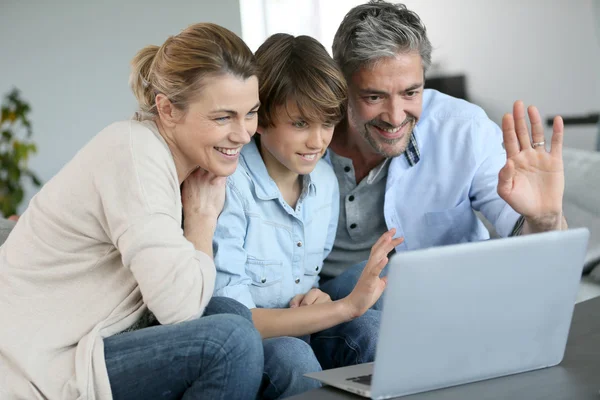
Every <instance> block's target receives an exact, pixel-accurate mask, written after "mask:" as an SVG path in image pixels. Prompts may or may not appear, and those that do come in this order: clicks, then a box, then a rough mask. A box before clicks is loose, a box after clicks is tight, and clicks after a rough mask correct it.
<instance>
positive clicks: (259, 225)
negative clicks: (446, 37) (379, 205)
mask: <svg viewBox="0 0 600 400" xmlns="http://www.w3.org/2000/svg"><path fill="white" fill-rule="evenodd" d="M302 178H303V189H302V194H301V195H300V199H299V200H298V202H297V204H296V208H295V209H293V208H292V207H290V206H289V205H288V204H287V203H286V201H285V200H284V199H283V197H282V195H281V192H280V191H279V188H278V187H277V185H276V184H275V182H274V181H273V180H272V179H271V177H270V176H269V173H268V172H267V169H266V167H265V164H264V162H263V160H262V158H261V156H260V153H259V151H258V148H257V144H256V142H255V140H252V141H251V142H250V143H249V144H247V145H246V146H244V147H243V149H242V151H241V155H240V163H239V165H238V168H237V170H236V172H235V173H234V174H233V175H231V176H230V177H228V179H227V193H226V197H225V205H224V208H223V211H222V212H221V215H220V216H219V219H218V221H217V228H216V230H215V235H214V239H213V251H214V258H215V265H216V267H217V279H216V283H215V292H214V295H215V296H226V297H230V298H233V299H235V300H237V301H239V302H241V303H242V304H244V305H246V306H247V307H248V308H256V307H262V308H285V307H288V305H289V302H290V300H291V299H292V298H293V297H294V296H295V295H297V294H303V293H306V292H308V291H309V290H310V289H311V288H313V287H317V286H318V281H319V272H321V269H322V267H323V260H324V259H325V258H326V257H327V255H328V254H329V252H330V251H331V248H332V246H333V242H334V240H335V233H336V228H337V222H338V210H339V203H338V202H339V200H338V199H339V189H338V183H337V179H336V177H335V174H334V172H333V169H332V168H331V166H330V165H329V164H328V163H327V162H326V161H324V160H320V161H319V162H318V163H317V165H316V167H315V169H314V170H313V172H312V173H311V174H310V175H304V176H303V177H302Z"/></svg>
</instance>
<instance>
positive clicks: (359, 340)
mask: <svg viewBox="0 0 600 400" xmlns="http://www.w3.org/2000/svg"><path fill="white" fill-rule="evenodd" d="M228 312H230V313H235V312H237V310H228ZM380 315H381V313H380V311H376V310H369V311H367V312H366V313H365V314H364V315H362V316H361V317H359V318H356V319H354V320H352V321H350V322H346V323H343V324H339V325H337V326H334V327H332V328H329V329H325V330H323V331H321V332H317V333H314V334H312V335H307V336H305V337H301V338H295V337H289V336H282V337H276V338H270V339H265V340H263V347H264V354H265V366H264V374H263V380H262V385H261V388H260V391H259V397H261V398H263V399H269V400H272V399H273V400H274V399H283V398H286V397H289V396H294V395H296V394H299V393H303V392H306V391H308V390H311V389H315V388H318V387H320V386H321V384H320V383H319V381H316V380H314V379H311V378H306V377H304V376H303V375H304V374H305V373H308V372H317V371H320V370H321V369H330V368H337V367H343V366H347V365H354V364H360V363H365V362H371V361H373V360H374V359H375V347H376V344H377V336H378V332H379V320H380Z"/></svg>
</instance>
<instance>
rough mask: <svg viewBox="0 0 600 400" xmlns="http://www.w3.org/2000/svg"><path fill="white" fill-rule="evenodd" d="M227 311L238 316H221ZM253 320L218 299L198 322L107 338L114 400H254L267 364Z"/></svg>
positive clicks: (241, 309)
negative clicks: (264, 366) (233, 312)
mask: <svg viewBox="0 0 600 400" xmlns="http://www.w3.org/2000/svg"><path fill="white" fill-rule="evenodd" d="M226 309H228V310H234V311H236V313H237V314H238V315H217V314H220V313H221V312H222V311H223V310H226ZM244 311H245V312H244ZM251 318H252V316H251V314H250V312H249V310H248V309H247V308H246V307H244V306H243V305H241V304H240V303H238V302H236V301H235V300H232V299H227V298H223V297H215V298H213V299H212V300H211V301H210V303H209V304H208V306H207V308H206V311H205V314H204V316H203V317H201V318H198V319H196V320H192V321H187V322H182V323H179V324H174V325H156V326H152V327H148V328H144V329H140V330H137V331H133V332H126V333H121V334H118V335H114V336H110V337H107V338H105V339H104V358H105V360H106V369H107V371H108V378H109V381H110V386H111V390H112V394H113V398H114V399H115V400H120V399H127V400H129V399H185V400H187V399H223V400H229V399H254V398H255V397H256V394H257V392H258V389H259V387H260V382H261V378H262V373H263V365H264V358H263V348H262V342H261V339H260V335H259V334H258V332H257V331H256V329H255V328H254V326H253V324H252V322H251Z"/></svg>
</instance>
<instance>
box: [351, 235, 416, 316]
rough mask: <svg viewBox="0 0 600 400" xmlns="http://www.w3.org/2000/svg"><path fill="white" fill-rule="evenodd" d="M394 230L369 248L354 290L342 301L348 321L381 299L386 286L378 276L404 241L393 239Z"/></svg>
mask: <svg viewBox="0 0 600 400" xmlns="http://www.w3.org/2000/svg"><path fill="white" fill-rule="evenodd" d="M395 233H396V229H395V228H392V229H390V230H389V231H387V232H386V233H384V234H383V235H381V237H380V238H379V239H378V240H377V242H376V243H375V244H374V245H373V247H372V248H371V255H370V257H369V260H368V261H367V265H365V268H364V269H363V272H362V274H361V275H360V278H358V282H357V283H356V286H355V287H354V290H352V292H351V293H350V294H349V295H348V296H346V297H345V298H344V299H342V301H344V302H345V303H346V306H347V310H348V314H349V319H354V318H357V317H359V316H361V315H363V314H364V313H365V312H366V311H367V310H368V309H369V308H371V306H373V304H375V302H376V301H377V300H379V297H381V295H382V293H383V291H384V289H385V286H386V284H387V277H383V278H380V277H379V274H381V271H382V270H383V268H384V267H385V266H386V265H387V263H388V257H387V255H388V254H389V252H390V251H392V249H394V248H395V247H396V246H398V245H399V244H400V243H402V242H403V241H404V238H402V237H400V238H396V239H394V238H393V237H394V234H395Z"/></svg>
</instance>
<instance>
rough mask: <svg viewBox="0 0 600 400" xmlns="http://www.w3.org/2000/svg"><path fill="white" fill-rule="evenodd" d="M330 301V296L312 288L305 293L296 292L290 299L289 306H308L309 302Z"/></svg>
mask: <svg viewBox="0 0 600 400" xmlns="http://www.w3.org/2000/svg"><path fill="white" fill-rule="evenodd" d="M330 301H331V297H329V295H328V294H327V293H324V292H322V291H320V290H319V289H316V288H313V289H310V290H309V291H308V293H305V294H298V295H296V296H294V298H293V299H292V301H290V308H296V307H302V306H310V305H311V304H319V303H327V302H330Z"/></svg>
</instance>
